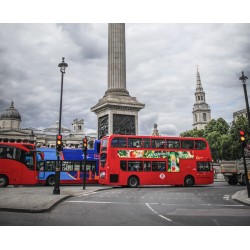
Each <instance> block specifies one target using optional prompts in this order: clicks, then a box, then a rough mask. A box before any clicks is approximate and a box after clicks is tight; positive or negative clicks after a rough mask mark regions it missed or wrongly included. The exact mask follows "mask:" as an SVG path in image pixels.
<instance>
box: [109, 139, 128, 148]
mask: <svg viewBox="0 0 250 250" xmlns="http://www.w3.org/2000/svg"><path fill="white" fill-rule="evenodd" d="M111 147H112V148H126V147H127V140H126V138H122V137H115V138H113V139H112V142H111Z"/></svg>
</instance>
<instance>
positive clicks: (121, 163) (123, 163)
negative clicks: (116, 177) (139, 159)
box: [120, 161, 127, 171]
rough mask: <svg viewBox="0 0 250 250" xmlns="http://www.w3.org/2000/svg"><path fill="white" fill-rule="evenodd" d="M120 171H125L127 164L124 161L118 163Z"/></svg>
mask: <svg viewBox="0 0 250 250" xmlns="http://www.w3.org/2000/svg"><path fill="white" fill-rule="evenodd" d="M120 169H121V170H123V171H126V170H127V162H126V161H121V162H120Z"/></svg>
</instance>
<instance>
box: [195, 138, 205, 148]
mask: <svg viewBox="0 0 250 250" xmlns="http://www.w3.org/2000/svg"><path fill="white" fill-rule="evenodd" d="M206 147H207V144H206V142H205V141H202V140H197V141H195V149H198V150H204V149H206Z"/></svg>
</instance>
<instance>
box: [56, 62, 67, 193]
mask: <svg viewBox="0 0 250 250" xmlns="http://www.w3.org/2000/svg"><path fill="white" fill-rule="evenodd" d="M58 67H60V71H61V73H62V75H61V95H60V110H59V128H58V135H61V123H62V96H63V76H64V74H65V69H66V67H68V64H67V63H65V62H64V57H63V58H62V62H61V63H60V64H59V65H58ZM61 150H62V147H61ZM60 152H61V151H58V150H57V152H56V154H57V163H56V171H55V185H54V190H53V194H60V170H61V166H60Z"/></svg>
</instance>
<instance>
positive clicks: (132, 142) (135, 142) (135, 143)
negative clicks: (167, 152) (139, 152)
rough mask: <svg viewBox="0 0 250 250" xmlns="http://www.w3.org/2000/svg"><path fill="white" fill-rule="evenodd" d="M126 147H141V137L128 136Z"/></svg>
mask: <svg viewBox="0 0 250 250" xmlns="http://www.w3.org/2000/svg"><path fill="white" fill-rule="evenodd" d="M128 147H129V148H141V147H142V139H141V138H129V139H128Z"/></svg>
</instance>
